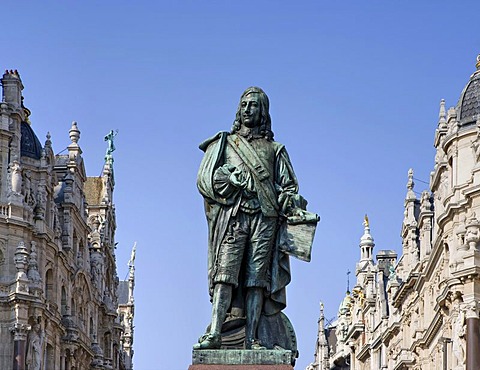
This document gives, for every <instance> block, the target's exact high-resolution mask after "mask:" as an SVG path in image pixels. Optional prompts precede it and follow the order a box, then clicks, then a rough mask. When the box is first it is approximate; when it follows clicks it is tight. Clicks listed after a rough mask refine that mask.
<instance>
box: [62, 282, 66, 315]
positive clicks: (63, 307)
mask: <svg viewBox="0 0 480 370" xmlns="http://www.w3.org/2000/svg"><path fill="white" fill-rule="evenodd" d="M61 313H62V316H63V315H66V314H67V292H66V290H65V287H64V286H63V285H62V302H61Z"/></svg>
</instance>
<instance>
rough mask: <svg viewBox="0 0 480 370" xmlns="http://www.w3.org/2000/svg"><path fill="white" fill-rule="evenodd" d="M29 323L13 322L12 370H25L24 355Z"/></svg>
mask: <svg viewBox="0 0 480 370" xmlns="http://www.w3.org/2000/svg"><path fill="white" fill-rule="evenodd" d="M29 329H30V327H29V325H24V324H18V323H17V324H15V326H14V327H13V328H12V329H11V330H12V332H13V370H25V355H26V350H27V345H26V343H27V332H28V330H29Z"/></svg>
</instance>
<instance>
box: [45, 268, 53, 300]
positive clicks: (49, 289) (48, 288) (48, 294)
mask: <svg viewBox="0 0 480 370" xmlns="http://www.w3.org/2000/svg"><path fill="white" fill-rule="evenodd" d="M45 298H46V299H47V300H48V301H52V302H53V301H54V297H53V270H52V269H48V270H47V272H46V274H45Z"/></svg>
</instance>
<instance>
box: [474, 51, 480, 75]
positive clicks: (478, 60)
mask: <svg viewBox="0 0 480 370" xmlns="http://www.w3.org/2000/svg"><path fill="white" fill-rule="evenodd" d="M475 67H477V71H478V70H480V54H478V55H477V63H476V64H475Z"/></svg>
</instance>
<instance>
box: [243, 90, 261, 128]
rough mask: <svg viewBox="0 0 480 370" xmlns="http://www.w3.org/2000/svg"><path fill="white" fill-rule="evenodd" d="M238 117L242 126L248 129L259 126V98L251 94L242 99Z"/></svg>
mask: <svg viewBox="0 0 480 370" xmlns="http://www.w3.org/2000/svg"><path fill="white" fill-rule="evenodd" d="M240 117H241V120H242V124H243V125H245V126H246V127H248V128H253V127H257V126H260V123H261V117H262V112H261V107H260V97H259V95H258V94H257V93H255V92H251V93H250V94H247V95H245V96H244V97H243V98H242V101H241V103H240Z"/></svg>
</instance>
